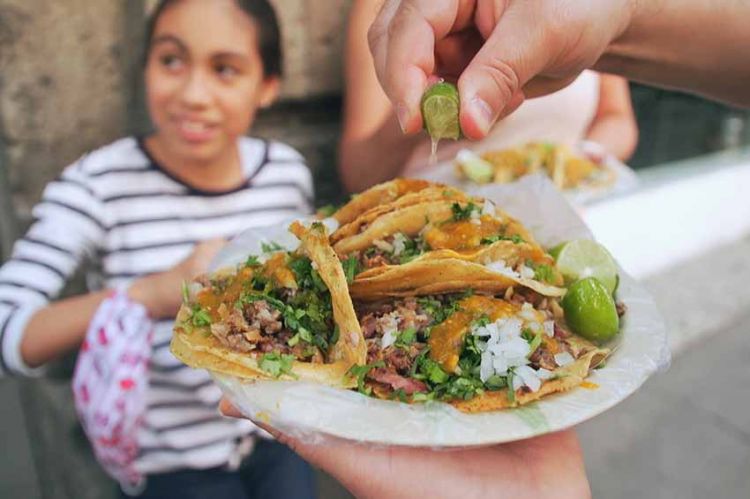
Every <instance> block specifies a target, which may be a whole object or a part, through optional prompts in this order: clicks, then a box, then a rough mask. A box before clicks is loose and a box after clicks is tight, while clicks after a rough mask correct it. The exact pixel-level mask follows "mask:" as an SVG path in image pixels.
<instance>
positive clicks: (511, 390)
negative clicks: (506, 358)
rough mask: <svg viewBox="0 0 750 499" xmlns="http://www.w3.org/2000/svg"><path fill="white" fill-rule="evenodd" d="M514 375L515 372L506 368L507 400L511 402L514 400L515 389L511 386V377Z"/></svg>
mask: <svg viewBox="0 0 750 499" xmlns="http://www.w3.org/2000/svg"><path fill="white" fill-rule="evenodd" d="M514 376H515V373H514V372H513V370H508V377H507V378H506V379H507V381H506V382H507V383H508V400H509V401H510V402H511V403H514V402H515V401H516V390H515V389H514V388H513V377H514Z"/></svg>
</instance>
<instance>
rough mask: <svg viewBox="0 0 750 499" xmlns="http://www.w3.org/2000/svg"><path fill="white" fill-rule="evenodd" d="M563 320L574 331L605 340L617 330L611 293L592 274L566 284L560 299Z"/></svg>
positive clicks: (591, 337) (591, 338)
mask: <svg viewBox="0 0 750 499" xmlns="http://www.w3.org/2000/svg"><path fill="white" fill-rule="evenodd" d="M562 308H563V310H564V311H565V321H566V322H567V323H568V326H570V328H571V329H572V330H573V332H574V333H576V334H578V335H580V336H583V337H584V338H586V339H587V340H591V341H597V342H601V341H607V340H610V339H612V338H613V337H614V336H615V335H616V334H617V332H618V331H619V330H620V318H619V317H618V316H617V307H616V306H615V300H614V299H612V294H611V293H610V292H609V290H608V289H607V288H606V287H605V286H604V284H602V283H601V282H600V281H599V280H598V279H597V278H596V277H587V278H585V279H581V280H580V281H576V282H574V283H573V284H571V285H570V287H569V288H568V292H567V293H566V294H565V297H564V298H563V300H562Z"/></svg>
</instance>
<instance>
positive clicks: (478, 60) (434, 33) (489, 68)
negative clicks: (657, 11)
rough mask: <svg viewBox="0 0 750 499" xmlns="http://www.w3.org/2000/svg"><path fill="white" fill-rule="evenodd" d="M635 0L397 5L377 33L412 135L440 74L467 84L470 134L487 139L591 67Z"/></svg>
mask: <svg viewBox="0 0 750 499" xmlns="http://www.w3.org/2000/svg"><path fill="white" fill-rule="evenodd" d="M634 3H635V1H634V0H609V1H606V2H602V1H599V0H388V1H387V2H386V4H385V5H384V6H383V8H382V10H381V11H380V14H379V15H378V18H377V19H376V20H375V22H374V23H373V24H372V26H371V28H370V32H369V41H370V49H371V50H372V53H373V58H374V61H375V69H376V71H377V74H378V79H379V80H380V83H381V84H382V86H383V88H384V90H385V92H386V94H387V95H388V97H389V98H390V99H391V101H392V102H393V104H394V106H395V109H396V114H397V115H398V117H399V121H400V122H401V126H402V128H403V129H404V131H406V132H407V133H410V132H416V131H418V130H420V129H421V128H422V117H421V112H420V109H419V108H420V105H419V104H420V99H421V96H422V93H423V91H424V89H425V87H426V86H427V82H428V78H429V77H430V76H432V75H437V76H444V77H447V78H449V79H451V78H452V79H456V80H457V81H458V88H459V93H460V96H461V115H460V119H461V128H462V130H463V132H464V134H465V135H466V136H467V137H469V138H471V139H480V138H482V137H484V136H485V135H486V134H487V132H488V131H489V129H490V127H491V125H492V124H493V123H494V122H495V121H496V120H497V119H498V118H499V117H501V116H504V115H507V114H509V113H510V112H512V111H513V110H515V108H517V107H518V106H520V105H521V103H522V102H523V100H524V98H526V97H534V96H538V95H543V94H546V93H550V92H553V91H555V90H558V89H560V88H562V87H564V86H565V85H567V84H569V83H570V82H571V81H573V80H574V79H575V78H576V77H577V75H578V74H579V73H580V72H581V71H582V70H584V69H585V68H587V67H590V66H592V65H593V64H594V63H595V62H596V61H597V60H598V59H599V57H600V56H601V55H602V54H603V52H604V50H605V49H606V48H607V47H608V45H609V44H610V43H611V42H612V41H613V40H614V39H615V38H617V37H618V36H619V35H620V34H622V33H623V32H624V31H625V29H626V28H627V27H628V25H629V23H630V19H631V16H632V10H633V4H634Z"/></svg>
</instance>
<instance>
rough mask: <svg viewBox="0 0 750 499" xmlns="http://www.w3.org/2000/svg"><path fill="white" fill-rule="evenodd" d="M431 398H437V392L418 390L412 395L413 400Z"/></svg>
mask: <svg viewBox="0 0 750 499" xmlns="http://www.w3.org/2000/svg"><path fill="white" fill-rule="evenodd" d="M430 400H435V393H434V392H430V393H424V392H416V393H413V394H412V396H411V401H412V402H428V401H430Z"/></svg>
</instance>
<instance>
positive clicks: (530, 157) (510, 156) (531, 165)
mask: <svg viewBox="0 0 750 499" xmlns="http://www.w3.org/2000/svg"><path fill="white" fill-rule="evenodd" d="M466 156H467V155H466V154H464V157H466ZM468 156H469V157H471V156H472V155H471V153H469V154H468ZM460 158H461V155H459V156H457V157H456V174H457V175H458V176H459V178H467V179H469V180H473V181H475V182H478V183H485V182H490V181H491V182H495V183H507V182H513V181H515V180H518V179H519V178H521V177H523V176H525V175H531V174H534V173H538V172H540V173H544V174H546V175H547V176H549V177H550V179H551V180H552V182H553V183H554V184H555V186H556V187H557V188H558V189H575V188H579V187H587V188H605V187H609V186H611V185H612V184H613V183H614V182H615V181H616V178H615V174H614V172H613V171H611V170H610V169H608V168H606V167H605V166H603V165H601V164H599V163H597V162H594V161H592V160H590V159H588V158H586V157H584V155H583V154H582V153H577V152H574V151H573V150H572V149H571V148H570V147H568V146H566V145H563V144H551V143H546V142H530V143H528V144H524V145H522V146H519V147H514V148H510V149H504V150H499V151H488V152H485V153H484V154H482V155H481V158H477V159H479V160H480V161H483V162H484V163H485V164H487V165H489V167H490V168H491V171H492V173H491V175H488V176H486V177H484V178H482V179H478V178H476V176H474V175H472V174H471V172H472V170H471V168H470V167H469V168H467V165H470V163H467V162H466V161H462V160H461V159H460Z"/></svg>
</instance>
